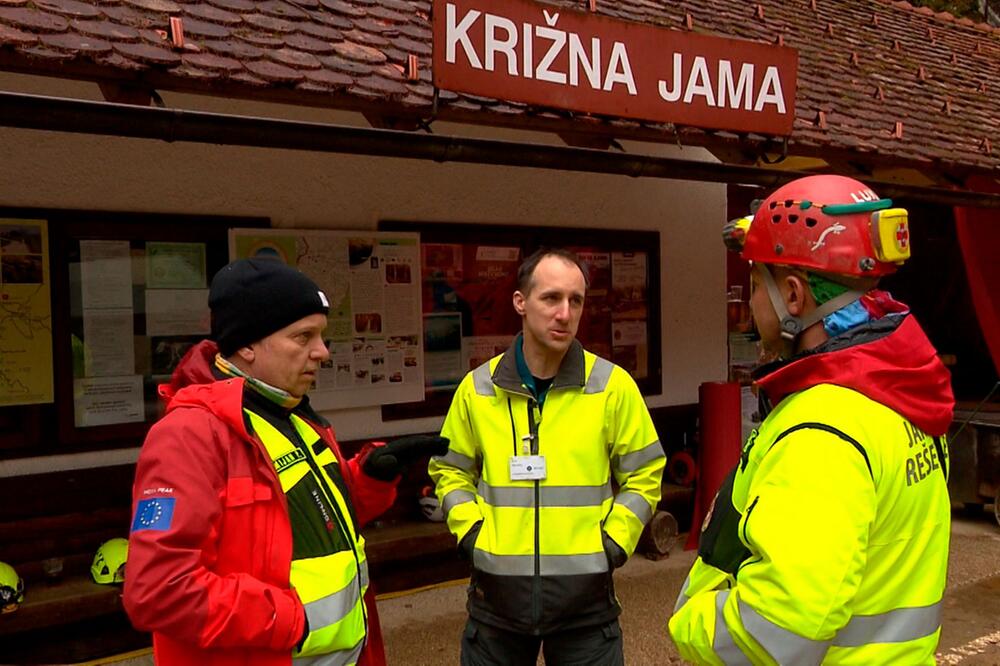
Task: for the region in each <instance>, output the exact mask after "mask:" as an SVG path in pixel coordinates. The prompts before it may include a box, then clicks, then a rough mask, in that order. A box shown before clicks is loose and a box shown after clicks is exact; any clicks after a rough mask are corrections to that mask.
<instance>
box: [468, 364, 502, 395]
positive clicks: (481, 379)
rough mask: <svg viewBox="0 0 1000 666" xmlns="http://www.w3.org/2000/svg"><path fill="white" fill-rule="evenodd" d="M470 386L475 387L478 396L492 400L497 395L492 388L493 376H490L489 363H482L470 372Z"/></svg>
mask: <svg viewBox="0 0 1000 666" xmlns="http://www.w3.org/2000/svg"><path fill="white" fill-rule="evenodd" d="M472 385H473V386H475V387H476V393H477V394H478V395H484V396H487V397H490V398H492V397H493V396H495V395H496V394H497V392H496V389H495V388H493V376H492V375H491V374H490V362H489V361H487V362H486V363H483V364H482V365H480V366H479V367H478V368H476V369H475V370H473V371H472Z"/></svg>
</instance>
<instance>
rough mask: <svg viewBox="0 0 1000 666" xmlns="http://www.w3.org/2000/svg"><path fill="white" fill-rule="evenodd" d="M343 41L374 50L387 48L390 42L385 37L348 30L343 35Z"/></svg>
mask: <svg viewBox="0 0 1000 666" xmlns="http://www.w3.org/2000/svg"><path fill="white" fill-rule="evenodd" d="M344 39H346V40H347V41H349V42H355V43H358V44H364V45H365V46H373V47H375V48H376V49H382V48H385V47H386V46H389V44H391V43H392V42H391V41H390V40H388V39H386V38H385V37H382V36H380V35H374V34H372V33H370V32H366V31H364V30H350V31H348V32H345V33H344Z"/></svg>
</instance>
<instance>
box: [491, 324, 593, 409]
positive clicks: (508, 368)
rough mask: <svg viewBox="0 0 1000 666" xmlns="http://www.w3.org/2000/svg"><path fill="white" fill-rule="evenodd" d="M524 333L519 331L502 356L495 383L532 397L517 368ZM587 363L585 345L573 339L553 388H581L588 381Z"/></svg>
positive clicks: (496, 370) (553, 382)
mask: <svg viewBox="0 0 1000 666" xmlns="http://www.w3.org/2000/svg"><path fill="white" fill-rule="evenodd" d="M522 337H523V334H521V333H518V334H517V337H516V338H514V342H512V343H511V345H510V347H508V348H507V351H505V352H504V353H503V356H502V357H500V362H499V363H497V367H496V368H495V369H494V370H493V383H494V384H495V385H496V386H499V387H500V388H502V389H503V390H505V391H510V392H511V393H518V394H521V395H526V396H528V397H531V391H530V390H529V389H528V388H527V387H526V386H525V383H524V382H523V381H522V380H521V373H520V372H518V369H517V352H516V350H517V349H518V348H519V347H520V346H521V341H522ZM586 374H587V365H586V360H585V359H584V355H583V345H581V344H580V341H579V340H575V339H574V340H573V342H572V343H571V344H570V346H569V349H567V350H566V355H565V356H563V360H562V363H561V364H560V365H559V372H557V373H556V376H555V377H554V378H553V379H552V388H551V389H550V390H552V389H560V388H568V387H576V388H579V387H581V386H583V385H584V384H585V383H586V379H587V377H586Z"/></svg>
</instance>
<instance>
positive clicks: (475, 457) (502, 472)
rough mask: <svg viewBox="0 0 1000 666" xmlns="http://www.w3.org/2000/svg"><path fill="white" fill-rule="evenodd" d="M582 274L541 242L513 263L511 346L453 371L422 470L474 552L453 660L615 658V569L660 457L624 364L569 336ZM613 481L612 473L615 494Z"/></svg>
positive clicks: (653, 492)
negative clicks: (437, 443)
mask: <svg viewBox="0 0 1000 666" xmlns="http://www.w3.org/2000/svg"><path fill="white" fill-rule="evenodd" d="M586 286H587V282H586V273H585V271H584V270H583V268H582V267H581V265H580V263H579V261H578V260H577V258H576V256H575V255H573V254H572V253H569V252H566V251H564V250H541V251H539V252H536V253H535V254H534V255H532V256H531V257H529V258H528V259H526V260H525V262H524V263H523V264H522V265H521V267H520V269H519V271H518V289H517V291H515V292H514V298H513V301H514V309H515V310H516V312H517V313H518V314H519V315H520V316H521V319H522V331H521V334H520V335H518V336H517V338H515V340H514V343H513V344H512V345H511V347H510V348H509V349H508V350H507V351H506V352H504V353H503V354H501V355H500V356H497V357H496V358H493V359H491V360H490V361H488V362H486V363H484V364H483V365H481V366H480V367H478V368H476V369H475V370H474V371H473V372H471V373H469V374H468V375H467V376H466V377H465V379H463V380H462V383H461V385H460V386H459V388H458V391H457V392H456V394H455V398H454V400H453V402H452V404H451V409H450V410H449V412H448V416H447V418H446V419H445V423H444V427H443V428H442V431H441V432H442V436H444V437H448V438H450V441H451V444H450V446H449V450H448V453H447V454H446V455H444V456H441V457H438V458H432V459H431V463H430V469H429V471H430V475H431V478H432V479H433V480H434V482H435V484H436V485H437V488H436V491H437V495H438V498H439V499H440V501H441V505H442V507H443V508H444V510H445V512H446V515H447V520H448V526H449V528H450V529H451V531H452V532H453V533H454V534H455V536H456V537H457V539H458V542H459V548H460V551H461V552H462V553H463V554H464V555H465V556H466V557H467V558H468V559H469V560H470V561H471V563H472V581H471V585H470V586H469V601H468V609H469V620H468V623H467V625H466V627H465V631H464V633H463V637H462V664H465V665H470V666H471V665H475V666H479V665H487V664H497V665H499V664H503V665H504V666H520V665H521V664H524V665H525V666H534V664H535V663H536V661H537V658H538V651H539V648H541V649H542V650H543V652H544V655H545V663H546V664H548V665H549V666H558V665H559V664H592V665H597V666H605V665H607V666H612V665H616V664H622V663H623V656H622V639H621V628H620V626H619V624H618V615H619V613H620V612H621V608H620V606H619V604H618V601H617V599H616V598H615V593H614V585H613V582H612V571H613V569H614V568H616V567H619V566H621V565H622V564H624V563H625V561H626V560H627V559H628V557H629V555H631V553H632V552H633V551H634V550H635V547H636V543H637V542H638V540H639V535H640V534H641V532H642V528H643V526H644V525H645V523H646V522H647V521H648V520H649V519H650V517H651V516H652V513H653V510H654V509H655V508H656V505H657V503H658V502H659V499H660V480H661V477H662V474H663V467H664V455H663V449H662V447H661V446H660V442H659V439H658V438H657V435H656V431H655V430H654V428H653V423H652V420H651V419H650V416H649V412H648V410H647V409H646V405H645V403H644V402H643V399H642V395H641V394H640V393H639V390H638V388H637V387H636V385H635V382H634V381H633V380H632V378H631V377H630V376H629V375H628V373H627V372H625V371H624V370H623V369H622V368H620V367H618V366H616V365H614V364H613V363H611V362H610V361H607V360H605V359H603V358H600V357H598V356H595V355H594V354H591V353H590V352H587V351H585V350H584V349H583V347H582V346H581V345H580V343H579V342H577V341H576V339H575V338H576V331H577V326H578V325H579V323H580V315H581V314H582V313H583V304H584V298H585V295H586ZM612 481H614V483H616V484H617V494H616V493H615V492H614V487H613V486H612Z"/></svg>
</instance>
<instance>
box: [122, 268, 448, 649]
mask: <svg viewBox="0 0 1000 666" xmlns="http://www.w3.org/2000/svg"><path fill="white" fill-rule="evenodd" d="M209 306H210V307H211V310H212V338H213V340H214V341H204V342H201V343H199V344H198V345H197V346H195V347H194V348H193V349H192V350H191V351H190V352H189V353H188V354H187V355H186V356H185V357H184V359H183V360H182V361H181V362H180V364H179V365H178V367H177V369H176V370H175V372H174V375H173V378H172V380H171V383H170V384H169V385H163V386H161V387H160V394H161V395H162V396H163V398H164V400H165V401H166V405H167V411H166V415H165V416H164V417H163V418H162V419H161V420H160V421H159V422H158V423H157V424H156V425H155V426H153V428H152V429H151V430H150V432H149V435H148V436H147V438H146V441H145V443H144V444H143V448H142V452H141V453H140V455H139V461H138V465H137V468H136V478H135V485H134V488H133V512H134V513H133V520H132V528H131V535H130V538H129V559H128V564H127V565H126V583H125V590H124V603H125V608H126V610H127V611H128V614H129V617H130V618H131V620H132V622H133V624H134V625H135V626H136V628H138V629H140V630H145V631H152V632H153V646H154V655H155V659H156V662H157V664H160V665H167V666H173V665H175V664H176V665H183V666H189V665H193V664H213V666H228V665H230V664H232V665H235V664H241V665H244V666H245V665H248V664H249V665H253V666H265V665H266V666H270V665H272V664H273V665H275V666H285V665H289V664H292V663H293V662H294V663H295V664H344V665H347V664H356V663H357V664H365V665H366V666H375V665H379V664H384V663H385V655H384V649H383V646H382V644H381V634H380V632H379V629H378V617H377V614H376V612H375V605H374V598H373V595H372V594H371V593H370V591H369V587H368V565H367V559H366V558H365V552H364V537H363V536H362V535H361V531H360V530H361V527H362V526H363V525H364V524H365V523H366V522H368V521H369V520H371V519H373V518H374V517H376V516H378V515H379V514H381V513H382V512H383V511H385V510H386V509H387V508H388V507H389V506H391V505H392V503H393V501H394V499H395V495H396V489H395V486H396V482H397V480H398V477H399V474H400V472H401V471H402V470H403V468H404V467H405V465H407V464H409V463H410V462H412V461H414V460H416V459H418V458H422V457H424V456H426V455H428V454H432V453H436V454H443V453H444V452H445V451H446V449H447V440H444V439H442V438H440V437H423V436H414V437H406V438H402V439H399V440H396V441H393V442H390V443H389V444H385V445H381V444H371V445H368V446H367V447H365V449H364V450H363V451H362V452H361V453H360V454H359V455H358V456H356V457H355V458H352V459H351V460H346V461H345V460H344V458H343V457H342V455H341V453H340V450H339V448H338V446H337V443H336V441H335V439H334V435H333V431H332V429H331V427H330V425H329V423H327V422H326V421H325V420H324V419H323V418H322V417H321V416H319V414H317V413H316V412H315V411H314V410H313V409H312V408H311V407H310V406H309V400H308V398H307V397H306V392H307V391H308V390H309V388H310V386H311V385H312V383H313V381H314V379H315V377H316V372H317V369H318V368H319V366H320V363H321V362H323V361H324V360H326V359H327V358H328V357H329V352H328V350H327V348H326V345H325V343H324V341H323V337H322V334H323V330H324V329H325V328H326V324H327V313H328V311H329V303H328V301H327V298H326V296H325V295H324V294H323V292H322V291H320V289H319V288H318V287H317V286H316V284H315V283H313V281H312V280H310V279H309V278H308V277H306V276H305V275H303V274H302V273H300V272H298V271H296V270H294V269H292V268H289V267H288V266H286V265H284V264H283V263H281V262H280V261H277V260H274V259H267V258H253V259H244V260H239V261H236V262H233V263H232V264H230V265H228V266H226V267H225V268H223V269H222V270H221V271H220V272H219V273H218V274H217V275H216V276H215V278H214V279H213V280H212V286H211V290H210V293H209Z"/></svg>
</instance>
